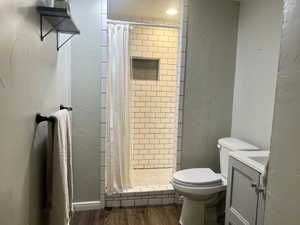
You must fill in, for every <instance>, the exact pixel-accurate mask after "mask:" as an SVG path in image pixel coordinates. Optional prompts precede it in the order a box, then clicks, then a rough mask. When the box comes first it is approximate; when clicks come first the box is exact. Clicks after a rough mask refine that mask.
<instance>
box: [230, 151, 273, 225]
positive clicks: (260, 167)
mask: <svg viewBox="0 0 300 225" xmlns="http://www.w3.org/2000/svg"><path fill="white" fill-rule="evenodd" d="M268 156H269V152H268V151H248V152H247V151H246V152H245V151H243V152H233V153H232V154H231V155H230V159H229V165H228V185H227V196H226V220H225V225H263V223H264V221H263V219H264V205H265V195H264V187H263V182H262V176H263V174H264V173H265V165H266V164H267V161H268Z"/></svg>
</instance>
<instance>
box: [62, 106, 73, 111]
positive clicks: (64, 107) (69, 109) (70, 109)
mask: <svg viewBox="0 0 300 225" xmlns="http://www.w3.org/2000/svg"><path fill="white" fill-rule="evenodd" d="M59 109H60V110H62V109H66V110H68V111H72V110H73V108H72V107H67V106H64V105H60V106H59Z"/></svg>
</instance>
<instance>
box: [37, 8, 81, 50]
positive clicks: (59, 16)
mask: <svg viewBox="0 0 300 225" xmlns="http://www.w3.org/2000/svg"><path fill="white" fill-rule="evenodd" d="M37 11H38V13H39V14H40V29H41V41H44V39H45V38H46V37H47V36H48V34H50V33H51V32H52V31H56V49H57V51H58V50H59V49H60V48H61V47H62V46H64V45H65V44H66V43H67V42H68V41H69V40H71V38H72V37H73V36H74V35H76V34H80V31H79V29H78V28H77V26H76V25H75V23H74V21H73V19H72V17H71V15H70V13H69V12H68V10H67V9H64V8H54V7H43V6H39V7H37ZM44 19H45V20H46V21H48V23H50V24H51V26H52V28H51V29H50V30H49V31H47V32H46V33H43V20H44ZM59 33H63V34H70V37H68V38H67V39H66V40H63V41H62V42H61V43H60V40H59Z"/></svg>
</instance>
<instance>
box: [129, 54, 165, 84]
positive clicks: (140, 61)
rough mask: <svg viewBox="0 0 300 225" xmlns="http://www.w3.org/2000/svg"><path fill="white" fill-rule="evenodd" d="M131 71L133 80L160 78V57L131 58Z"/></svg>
mask: <svg viewBox="0 0 300 225" xmlns="http://www.w3.org/2000/svg"><path fill="white" fill-rule="evenodd" d="M131 67H132V68H131V72H132V79H133V80H158V78H159V59H152V58H138V57H132V58H131Z"/></svg>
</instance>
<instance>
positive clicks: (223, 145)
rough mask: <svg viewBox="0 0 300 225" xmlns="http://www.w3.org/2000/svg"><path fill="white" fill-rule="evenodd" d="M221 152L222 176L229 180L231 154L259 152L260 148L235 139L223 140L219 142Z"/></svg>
mask: <svg viewBox="0 0 300 225" xmlns="http://www.w3.org/2000/svg"><path fill="white" fill-rule="evenodd" d="M217 146H218V149H219V150H220V167H221V174H222V176H223V177H225V178H226V179H227V173H228V161H229V152H232V151H258V150H259V148H258V147H256V146H254V145H251V144H249V143H247V142H244V141H242V140H239V139H237V138H233V137H227V138H221V139H219V140H218V145H217Z"/></svg>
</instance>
